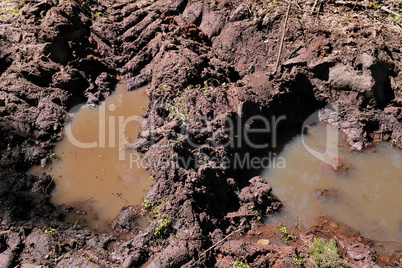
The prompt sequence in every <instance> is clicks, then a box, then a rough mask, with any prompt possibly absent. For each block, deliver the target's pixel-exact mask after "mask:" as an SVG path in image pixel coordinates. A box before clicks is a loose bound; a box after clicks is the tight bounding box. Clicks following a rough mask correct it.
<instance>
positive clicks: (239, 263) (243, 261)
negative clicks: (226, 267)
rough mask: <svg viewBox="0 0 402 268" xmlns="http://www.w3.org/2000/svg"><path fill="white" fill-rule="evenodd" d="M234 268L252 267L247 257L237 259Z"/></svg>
mask: <svg viewBox="0 0 402 268" xmlns="http://www.w3.org/2000/svg"><path fill="white" fill-rule="evenodd" d="M232 268H250V264H248V262H247V260H246V259H244V258H243V259H236V260H235V261H234V262H233V266H232Z"/></svg>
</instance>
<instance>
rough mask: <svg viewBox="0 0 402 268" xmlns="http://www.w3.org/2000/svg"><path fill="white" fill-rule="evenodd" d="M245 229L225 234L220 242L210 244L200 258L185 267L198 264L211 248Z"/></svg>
mask: <svg viewBox="0 0 402 268" xmlns="http://www.w3.org/2000/svg"><path fill="white" fill-rule="evenodd" d="M240 231H243V228H240V229H238V230H236V231H233V232H231V233H230V234H228V235H227V236H225V237H224V238H222V239H221V240H219V241H218V242H216V243H215V244H213V245H212V246H210V247H209V248H208V249H206V250H205V251H204V252H203V253H202V254H201V255H200V257H199V258H198V260H197V261H194V262H193V261H191V262H190V263H189V264H187V265H186V266H185V267H189V268H190V267H194V266H195V265H197V264H198V263H199V262H200V261H201V260H203V258H204V257H205V256H206V255H207V253H208V252H209V251H211V250H213V249H214V248H216V247H217V246H218V245H219V244H221V243H222V242H224V241H225V240H227V239H228V238H229V237H231V236H233V235H234V234H236V233H238V232H240Z"/></svg>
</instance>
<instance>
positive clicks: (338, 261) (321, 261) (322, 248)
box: [309, 238, 353, 268]
mask: <svg viewBox="0 0 402 268" xmlns="http://www.w3.org/2000/svg"><path fill="white" fill-rule="evenodd" d="M309 253H310V255H311V257H312V258H313V260H314V262H315V265H316V266H315V267H327V268H335V267H344V268H347V267H351V268H352V267H353V265H352V264H350V263H349V262H348V261H346V260H344V259H342V258H341V257H340V256H339V253H338V247H337V245H336V241H335V239H330V240H329V241H328V242H327V241H325V240H324V239H321V238H319V239H314V243H313V244H312V245H311V246H310V250H309Z"/></svg>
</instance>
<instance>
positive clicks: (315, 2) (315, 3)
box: [311, 0, 318, 12]
mask: <svg viewBox="0 0 402 268" xmlns="http://www.w3.org/2000/svg"><path fill="white" fill-rule="evenodd" d="M317 2H318V0H315V1H314V5H313V8H312V9H311V12H314V9H315V6H316V5H317Z"/></svg>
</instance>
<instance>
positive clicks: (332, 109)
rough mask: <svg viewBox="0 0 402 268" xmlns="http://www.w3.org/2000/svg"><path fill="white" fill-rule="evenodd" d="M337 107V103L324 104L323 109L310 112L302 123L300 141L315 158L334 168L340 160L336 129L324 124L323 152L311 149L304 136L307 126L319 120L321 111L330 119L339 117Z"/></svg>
mask: <svg viewBox="0 0 402 268" xmlns="http://www.w3.org/2000/svg"><path fill="white" fill-rule="evenodd" d="M336 108H337V104H336V103H333V104H329V105H327V106H325V108H324V109H320V110H318V111H316V112H315V113H313V114H311V115H310V116H309V117H308V118H307V119H306V120H305V121H304V123H303V125H302V132H301V133H302V142H303V146H304V148H305V149H306V150H307V151H308V152H309V153H310V154H311V155H313V156H314V157H315V158H317V159H319V160H320V161H322V162H324V163H326V164H328V165H330V166H332V167H333V168H334V169H337V168H338V167H339V164H340V161H339V146H338V144H339V140H338V138H339V137H338V130H337V129H336V128H334V127H333V126H332V125H330V124H328V125H327V126H326V134H327V136H326V145H325V152H320V151H317V150H316V149H313V148H312V147H310V146H309V145H308V144H307V143H306V141H305V136H306V133H307V132H306V131H305V130H306V129H307V128H308V127H309V126H312V125H315V124H318V123H319V122H320V121H321V120H320V116H321V115H322V113H325V114H326V115H327V116H329V117H330V118H332V120H336V119H337V118H338V117H339V113H338V110H337V109H336Z"/></svg>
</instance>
